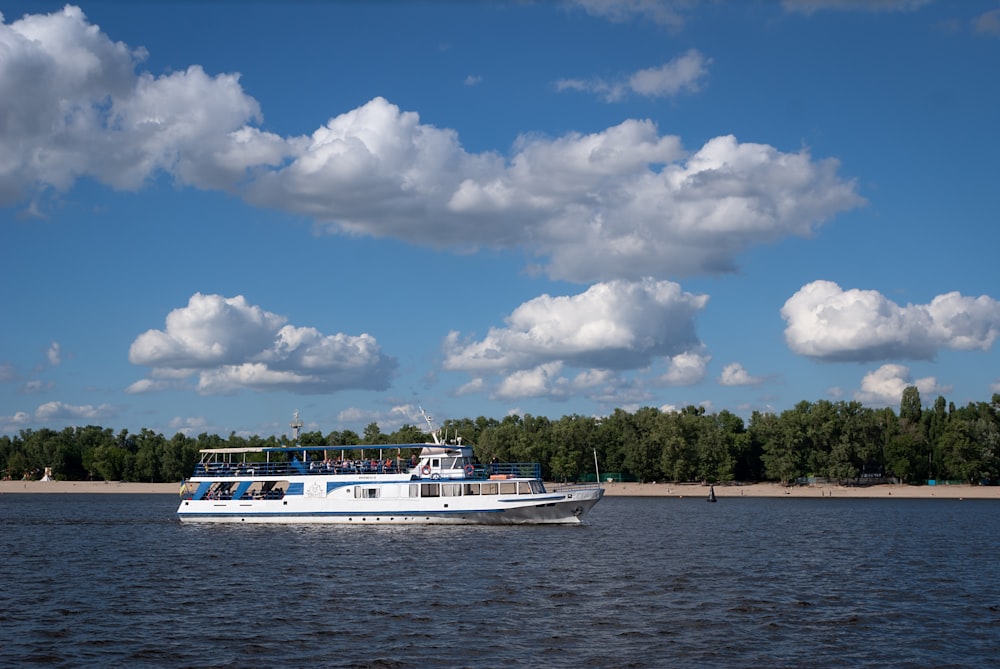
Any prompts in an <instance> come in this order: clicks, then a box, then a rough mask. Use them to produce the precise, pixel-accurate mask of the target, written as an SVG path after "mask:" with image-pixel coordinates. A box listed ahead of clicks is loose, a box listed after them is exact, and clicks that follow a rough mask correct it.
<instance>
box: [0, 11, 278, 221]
mask: <svg viewBox="0 0 1000 669" xmlns="http://www.w3.org/2000/svg"><path fill="white" fill-rule="evenodd" d="M0 53H3V56H4V57H3V58H0V90H2V91H4V94H3V96H2V99H0V116H2V118H3V123H2V124H0V128H2V130H0V204H10V203H12V202H16V201H18V200H19V199H21V198H23V197H24V196H26V195H28V194H31V193H33V192H35V191H37V190H39V189H44V188H46V187H52V188H55V189H57V190H65V189H68V188H69V187H70V186H72V185H73V183H74V182H75V181H76V180H77V179H80V178H83V177H90V178H93V179H96V180H98V181H101V182H103V183H105V184H108V185H110V186H112V187H115V188H122V189H135V188H138V187H139V186H141V185H142V184H143V183H144V182H145V181H146V180H148V179H149V178H151V177H152V176H154V175H155V174H156V173H157V172H158V171H164V172H167V173H170V174H172V175H173V176H174V177H175V178H176V179H177V180H178V181H181V182H184V183H189V184H194V185H197V186H199V187H210V188H222V187H227V186H231V185H232V184H234V183H235V182H236V181H238V180H239V179H241V178H242V177H243V176H244V172H245V169H246V168H247V167H249V166H252V165H254V164H260V163H269V164H276V163H278V162H280V160H281V159H282V157H283V155H284V154H285V153H286V152H287V151H288V148H289V147H288V146H287V143H286V141H285V140H283V139H281V138H279V137H277V136H274V135H269V134H267V133H262V132H260V131H259V130H255V129H251V128H250V127H249V126H248V125H247V124H248V123H250V122H252V121H258V120H259V119H260V109H259V106H258V104H257V102H256V101H255V100H254V99H253V98H251V97H250V96H248V95H246V94H245V93H244V92H243V90H242V88H241V87H240V85H239V77H238V76H237V75H232V74H223V75H218V76H210V75H208V74H206V73H205V72H204V70H202V68H200V67H199V66H197V65H192V66H190V67H188V68H187V69H185V70H182V71H178V72H173V73H170V74H167V75H163V76H159V77H155V76H153V75H151V74H149V73H137V71H136V69H137V67H138V66H139V64H140V63H141V62H142V61H143V60H144V58H145V56H146V53H145V51H144V50H143V49H130V48H129V47H127V46H126V45H125V44H123V43H121V42H114V41H112V40H111V39H110V38H109V37H108V36H107V35H106V34H104V33H103V32H101V31H100V30H99V29H98V27H97V26H94V25H91V24H90V23H89V22H88V21H87V19H86V16H85V15H84V14H83V11H82V10H81V9H80V8H79V7H74V6H72V5H67V6H66V7H65V8H63V9H62V10H60V11H58V12H54V13H52V14H35V15H26V16H25V17H24V18H22V19H20V20H17V21H14V22H13V23H10V24H5V23H3V22H2V21H0ZM236 156H239V158H238V159H237V158H236Z"/></svg>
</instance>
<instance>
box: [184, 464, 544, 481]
mask: <svg viewBox="0 0 1000 669" xmlns="http://www.w3.org/2000/svg"><path fill="white" fill-rule="evenodd" d="M410 472H412V473H414V474H417V473H419V469H418V468H416V467H413V468H411V467H409V466H407V465H405V464H404V465H402V466H400V467H397V465H396V462H395V461H381V462H380V461H378V460H355V461H348V462H336V463H322V462H318V461H313V462H309V463H305V462H302V461H300V460H298V459H295V460H292V461H291V462H241V463H235V462H234V463H223V462H208V463H205V462H199V463H198V464H197V465H195V468H194V475H195V476H217V477H219V478H229V477H241V476H300V475H309V474H325V475H330V474H341V475H358V474H405V473H410ZM491 476H497V477H499V476H505V477H512V478H537V479H540V478H542V466H541V465H540V464H539V463H537V462H495V463H490V464H486V465H474V466H473V468H472V471H471V473H470V472H469V471H468V470H467V471H466V476H465V477H466V478H467V479H481V480H487V479H489V478H490V477H491Z"/></svg>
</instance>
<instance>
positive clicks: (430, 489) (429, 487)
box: [354, 481, 545, 499]
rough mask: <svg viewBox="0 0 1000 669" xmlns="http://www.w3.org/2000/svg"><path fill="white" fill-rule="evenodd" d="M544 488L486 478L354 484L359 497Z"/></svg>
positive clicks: (513, 492)
mask: <svg viewBox="0 0 1000 669" xmlns="http://www.w3.org/2000/svg"><path fill="white" fill-rule="evenodd" d="M543 492H545V487H544V486H543V485H542V482H541V481H483V482H481V483H480V482H469V481H463V482H461V483H400V484H383V485H379V486H355V487H354V496H355V497H356V498H358V499H376V498H379V497H387V498H399V497H459V496H462V495H531V494H538V493H543Z"/></svg>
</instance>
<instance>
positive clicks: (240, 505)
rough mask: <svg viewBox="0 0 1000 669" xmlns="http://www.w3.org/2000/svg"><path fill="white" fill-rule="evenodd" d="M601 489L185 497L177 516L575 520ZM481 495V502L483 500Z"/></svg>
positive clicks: (206, 519) (300, 520) (284, 520)
mask: <svg viewBox="0 0 1000 669" xmlns="http://www.w3.org/2000/svg"><path fill="white" fill-rule="evenodd" d="M603 494H604V490H603V489H601V488H599V487H597V488H581V489H572V490H556V491H552V492H546V493H540V494H533V495H514V496H505V495H499V496H496V497H494V498H487V497H486V496H469V497H436V498H430V499H427V498H416V499H373V500H358V499H354V498H353V497H352V498H348V499H343V498H338V496H337V495H336V494H331V495H328V496H325V497H318V498H315V497H313V498H311V497H302V496H298V497H292V498H288V497H286V498H285V499H280V500H211V499H201V500H193V499H185V500H183V501H182V502H181V504H180V507H179V508H178V510H177V517H178V518H179V519H180V520H181V521H182V522H186V523H191V522H193V523H244V524H245V523H275V524H293V523H294V524H345V525H358V524H362V525H408V524H409V525H415V524H418V525H537V524H577V523H580V522H581V518H582V517H583V516H584V515H585V514H586V513H587V512H588V511H589V510H590V509H591V508H592V507H593V506H594V505H595V504H596V503H597V502H598V501H599V500H600V499H601V497H602V496H603ZM484 500H485V501H484Z"/></svg>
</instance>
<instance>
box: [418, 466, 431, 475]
mask: <svg viewBox="0 0 1000 669" xmlns="http://www.w3.org/2000/svg"><path fill="white" fill-rule="evenodd" d="M420 473H421V474H423V475H424V476H427V475H428V474H430V473H431V466H430V465H424V466H423V467H421V468H420Z"/></svg>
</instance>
